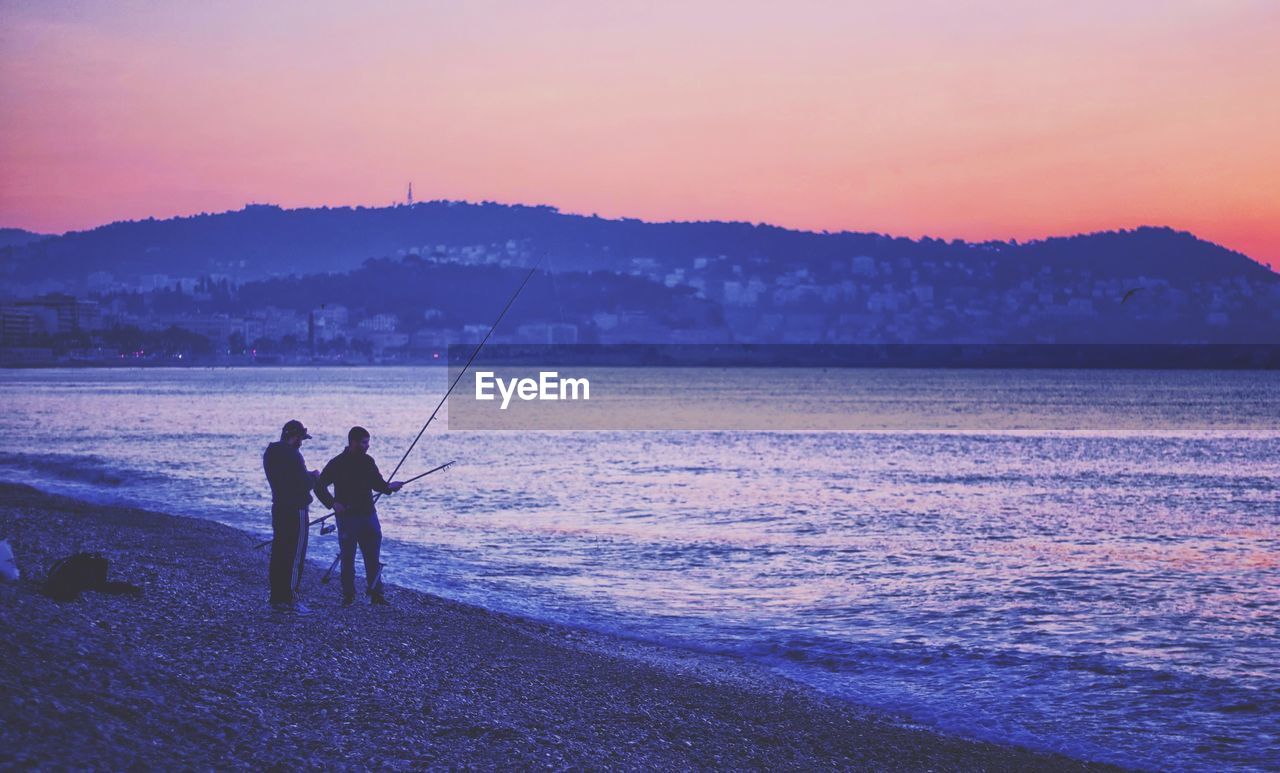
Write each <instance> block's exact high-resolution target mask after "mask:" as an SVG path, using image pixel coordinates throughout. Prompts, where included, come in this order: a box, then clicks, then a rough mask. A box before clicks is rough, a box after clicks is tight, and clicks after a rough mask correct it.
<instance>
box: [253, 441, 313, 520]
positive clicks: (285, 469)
mask: <svg viewBox="0 0 1280 773" xmlns="http://www.w3.org/2000/svg"><path fill="white" fill-rule="evenodd" d="M262 469H263V470H264V471H265V472H266V473H267V483H270V484H271V504H272V505H275V506H276V507H283V508H297V509H299V510H300V509H302V508H304V507H306V506H307V505H309V504H311V473H309V472H307V463H306V462H305V461H303V459H302V452H301V451H299V450H298V449H296V448H294V447H293V446H291V445H289V444H288V443H286V442H284V441H283V440H277V441H276V442H274V443H272V444H271V445H269V446H267V450H266V451H264V452H263V454H262Z"/></svg>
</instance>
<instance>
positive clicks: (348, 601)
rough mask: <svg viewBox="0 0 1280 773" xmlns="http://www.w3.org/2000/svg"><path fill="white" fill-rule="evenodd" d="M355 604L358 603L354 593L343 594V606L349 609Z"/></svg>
mask: <svg viewBox="0 0 1280 773" xmlns="http://www.w3.org/2000/svg"><path fill="white" fill-rule="evenodd" d="M354 603H356V594H354V593H344V594H342V606H344V607H349V606H351V605H352V604H354Z"/></svg>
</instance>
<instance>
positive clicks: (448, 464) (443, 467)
mask: <svg viewBox="0 0 1280 773" xmlns="http://www.w3.org/2000/svg"><path fill="white" fill-rule="evenodd" d="M457 463H458V460H457V459H451V460H449V461H447V462H445V463H444V464H442V465H440V466H439V467H432V468H431V469H429V470H427V471H426V472H424V473H421V474H420V475H414V476H413V477H412V478H409V479H408V480H406V481H403V482H402V483H401V485H404V484H406V483H413V482H414V481H415V480H420V479H422V478H425V477H427V476H428V475H430V474H431V473H433V472H440V471H441V470H447V469H449V468H450V467H452V466H453V465H455V464H457ZM334 515H336V512H329V513H326V514H325V515H322V516H320V517H319V518H316V519H315V520H313V521H310V522H309V523H307V528H308V529H310V528H311V527H312V526H315V525H316V524H317V523H321V522H322V521H325V520H328V519H329V518H332V517H333V516H334ZM330 531H333V527H332V526H330V527H328V529H325V528H323V527H322V528H321V529H320V533H321V534H328V533H329V532H330ZM272 542H275V537H272V538H271V539H269V540H263V541H262V542H259V543H258V544H257V545H254V547H257V548H260V547H263V546H264V545H270V544H271V543H272Z"/></svg>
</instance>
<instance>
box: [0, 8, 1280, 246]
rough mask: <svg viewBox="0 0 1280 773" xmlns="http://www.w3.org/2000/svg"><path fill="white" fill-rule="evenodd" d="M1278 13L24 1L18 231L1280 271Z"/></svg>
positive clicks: (18, 70) (11, 104)
mask: <svg viewBox="0 0 1280 773" xmlns="http://www.w3.org/2000/svg"><path fill="white" fill-rule="evenodd" d="M1277 41H1280V3H1277V2H1273V0H1112V1H1111V2H1095V1H1093V0H1084V1H1083V2H1074V3H1062V2H1041V1H1040V0H1021V1H1020V2H1016V3H1015V2H1004V1H1003V0H1002V1H1001V2H995V1H986V0H978V1H973V0H947V1H946V2H943V1H941V0H922V1H919V2H912V3H905V2H861V3H858V2H834V1H830V2H803V1H801V2H797V1H795V0H793V2H789V3H785V4H784V3H776V2H750V1H746V2H743V1H739V2H695V1H693V0H690V2H683V3H674V2H670V3H668V2H654V1H650V2H603V3H602V2H544V3H535V2H483V1H477V0H466V1H465V2H463V1H461V0H459V1H458V2H370V3H363V4H356V3H326V2H296V3H294V2H290V3H278V2H257V3H251V2H218V3H201V4H196V3H189V4H188V3H174V2H119V3H111V4H105V3H77V2H58V1H57V0H45V1H42V2H34V1H33V2H11V1H10V0H0V114H2V115H3V119H0V225H7V226H18V227H23V228H29V229H33V230H39V231H63V230H67V229H76V228H87V227H92V226H94V225H99V224H101V223H104V222H108V221H111V220H117V219H125V218H141V217H147V216H157V217H164V216H169V215H174V214H188V213H192V212H200V211H220V210H225V209H237V208H239V207H240V206H242V205H243V204H244V203H245V202H248V201H260V202H273V203H278V204H281V205H284V206H307V205H320V204H353V203H364V204H383V203H388V202H390V201H391V200H392V199H398V198H402V197H403V195H404V186H405V183H406V182H408V181H409V180H412V181H413V182H414V190H415V193H416V195H417V198H419V199H424V200H425V199H431V198H449V199H471V200H494V201H503V202H520V203H529V204H552V205H555V206H558V207H560V208H561V209H563V210H565V211H570V212H584V213H592V212H595V213H599V214H600V215H603V216H631V217H641V218H645V219H653V220H667V219H681V220H700V219H726V220H728V219H731V220H750V221H764V222H770V223H776V224H779V225H785V226H792V227H798V228H810V229H830V230H839V229H849V230H866V231H879V232H885V233H892V234H895V235H905V236H921V235H926V234H927V235H931V236H938V237H944V238H954V237H960V238H968V239H988V238H1017V239H1029V238H1036V237H1041V236H1047V235H1054V234H1069V233H1077V232H1081V231H1092V230H1103V229H1111V228H1126V227H1132V226H1136V225H1142V224H1151V225H1170V226H1173V227H1175V228H1179V229H1185V230H1189V231H1192V232H1194V233H1196V234H1198V235H1200V236H1202V237H1204V238H1207V239H1211V240H1213V241H1216V242H1219V243H1221V244H1224V245H1226V246H1228V247H1231V248H1234V249H1238V250H1240V251H1242V252H1244V253H1246V254H1248V255H1250V256H1251V257H1254V258H1255V259H1258V260H1260V261H1263V262H1269V263H1271V264H1272V265H1274V266H1277V267H1280V99H1278V98H1277V96H1276V95H1278V94H1280V44H1277Z"/></svg>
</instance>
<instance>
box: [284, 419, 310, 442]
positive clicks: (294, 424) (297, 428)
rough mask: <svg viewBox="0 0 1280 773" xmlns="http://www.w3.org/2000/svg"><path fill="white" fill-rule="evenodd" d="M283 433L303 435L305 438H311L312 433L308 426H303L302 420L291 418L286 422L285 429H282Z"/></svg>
mask: <svg viewBox="0 0 1280 773" xmlns="http://www.w3.org/2000/svg"><path fill="white" fill-rule="evenodd" d="M280 434H282V435H301V436H302V439H303V440H310V439H311V435H310V434H308V433H307V428H306V427H304V426H302V422H300V421H298V420H297V419H290V420H289V421H287V422H285V425H284V429H282V430H281V431H280Z"/></svg>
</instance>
